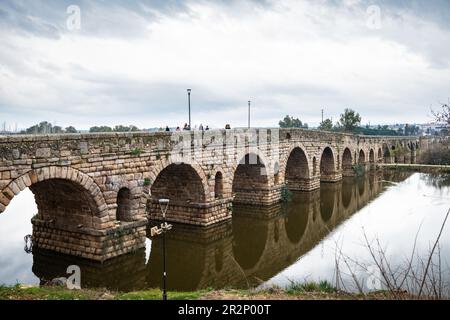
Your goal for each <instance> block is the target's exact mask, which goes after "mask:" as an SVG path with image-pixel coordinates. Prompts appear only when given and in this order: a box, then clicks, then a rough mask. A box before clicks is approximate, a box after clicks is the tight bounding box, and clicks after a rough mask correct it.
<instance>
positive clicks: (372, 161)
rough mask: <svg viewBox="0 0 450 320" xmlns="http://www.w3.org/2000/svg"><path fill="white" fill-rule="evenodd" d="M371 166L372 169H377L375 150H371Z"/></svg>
mask: <svg viewBox="0 0 450 320" xmlns="http://www.w3.org/2000/svg"><path fill="white" fill-rule="evenodd" d="M369 164H370V169H375V151H373V148H370V150H369Z"/></svg>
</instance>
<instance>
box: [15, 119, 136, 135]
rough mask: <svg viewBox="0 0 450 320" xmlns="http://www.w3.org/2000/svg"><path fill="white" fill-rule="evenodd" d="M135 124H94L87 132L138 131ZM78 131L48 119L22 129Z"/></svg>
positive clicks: (30, 130) (33, 131)
mask: <svg viewBox="0 0 450 320" xmlns="http://www.w3.org/2000/svg"><path fill="white" fill-rule="evenodd" d="M140 130H141V129H139V128H138V127H136V126H135V125H129V126H124V125H116V126H114V127H109V126H94V127H91V128H89V132H136V131H140ZM78 132H80V131H79V130H77V129H76V128H75V127H74V126H68V127H66V128H63V127H61V126H55V125H52V124H51V123H50V122H48V121H42V122H40V123H39V124H35V125H33V126H31V127H29V128H27V129H25V130H22V131H21V132H20V133H22V134H52V133H55V134H57V133H59V134H61V133H78Z"/></svg>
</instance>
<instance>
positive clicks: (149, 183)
mask: <svg viewBox="0 0 450 320" xmlns="http://www.w3.org/2000/svg"><path fill="white" fill-rule="evenodd" d="M151 184H152V179H150V178H144V186H149V185H151Z"/></svg>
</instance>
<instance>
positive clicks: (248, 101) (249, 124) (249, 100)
mask: <svg viewBox="0 0 450 320" xmlns="http://www.w3.org/2000/svg"><path fill="white" fill-rule="evenodd" d="M250 103H251V101H250V100H248V128H249V129H250Z"/></svg>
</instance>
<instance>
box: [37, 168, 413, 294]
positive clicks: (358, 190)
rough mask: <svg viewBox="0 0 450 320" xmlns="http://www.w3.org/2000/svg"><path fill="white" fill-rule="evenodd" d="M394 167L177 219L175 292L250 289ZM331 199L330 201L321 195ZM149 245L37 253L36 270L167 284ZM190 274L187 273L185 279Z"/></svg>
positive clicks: (155, 244)
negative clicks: (204, 216) (198, 220)
mask: <svg viewBox="0 0 450 320" xmlns="http://www.w3.org/2000/svg"><path fill="white" fill-rule="evenodd" d="M409 175H410V174H409V173H405V172H402V173H401V175H397V176H396V177H395V178H396V179H395V180H394V179H393V177H391V172H386V173H384V174H382V172H380V171H376V172H375V174H370V175H369V176H368V177H367V178H360V177H358V178H354V179H352V178H344V179H343V181H342V183H341V182H338V183H334V184H327V185H324V186H323V188H321V189H319V190H315V191H312V192H303V193H302V192H294V194H293V199H292V202H294V203H293V205H291V204H286V203H277V204H273V205H270V206H264V207H255V206H248V205H236V206H235V207H234V210H233V214H234V215H235V216H234V217H233V219H232V221H227V222H224V223H219V224H215V225H213V226H210V227H207V228H198V227H195V226H190V225H187V224H175V225H174V228H173V230H172V231H171V232H170V233H168V234H167V237H168V241H167V252H166V254H167V268H168V269H167V271H168V274H170V277H169V279H168V283H167V285H168V287H169V289H170V290H182V291H191V290H199V289H205V288H226V287H230V286H231V287H233V288H247V287H248V286H257V285H259V284H261V282H262V281H267V280H269V279H271V278H272V277H274V276H276V275H277V274H278V273H280V272H282V271H283V270H284V269H286V268H287V267H289V266H290V265H292V264H293V263H295V262H296V261H298V260H299V259H300V258H301V257H302V256H303V255H304V254H306V253H307V252H309V251H310V250H311V249H312V248H314V247H315V246H317V244H318V243H319V242H320V241H321V240H322V239H324V238H325V237H327V236H328V235H329V234H330V233H331V232H333V231H334V230H335V229H336V228H337V227H338V226H339V225H340V224H341V223H343V222H344V221H345V220H346V219H348V218H349V217H351V216H352V215H353V214H354V213H356V212H357V211H358V210H359V209H360V208H362V207H364V206H365V205H366V204H367V203H369V202H371V201H373V200H375V199H376V198H377V197H378V196H380V195H381V194H382V192H383V191H384V190H385V188H386V184H384V183H383V181H384V180H387V181H398V182H400V181H403V180H404V179H406V178H407V177H408V176H409ZM321 199H322V200H325V201H321ZM147 258H148V260H147V259H146V254H145V250H144V249H140V250H138V251H136V252H134V253H133V254H129V255H124V256H121V257H117V258H115V259H110V260H108V261H106V262H105V263H103V264H98V263H92V262H91V261H89V260H82V261H80V259H77V258H76V257H71V256H67V255H61V254H56V253H53V252H50V251H46V250H42V251H40V250H34V251H33V260H34V263H33V272H34V273H35V275H36V276H37V277H39V278H40V279H42V281H43V283H45V282H47V281H50V280H51V279H54V278H58V277H63V276H67V274H66V269H67V266H68V265H72V264H77V265H79V266H80V268H81V272H82V275H83V277H82V281H83V283H82V285H83V286H89V287H91V286H92V287H100V288H105V287H106V288H108V289H111V290H119V291H128V290H141V289H145V288H157V287H161V286H162V283H161V273H162V259H163V254H162V244H161V239H159V238H156V239H154V240H153V241H152V244H151V250H150V256H149V257H147ZM186 274H189V277H186Z"/></svg>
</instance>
